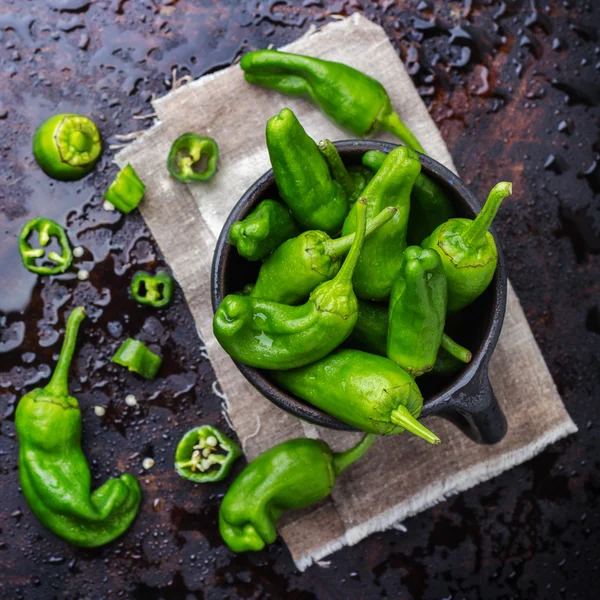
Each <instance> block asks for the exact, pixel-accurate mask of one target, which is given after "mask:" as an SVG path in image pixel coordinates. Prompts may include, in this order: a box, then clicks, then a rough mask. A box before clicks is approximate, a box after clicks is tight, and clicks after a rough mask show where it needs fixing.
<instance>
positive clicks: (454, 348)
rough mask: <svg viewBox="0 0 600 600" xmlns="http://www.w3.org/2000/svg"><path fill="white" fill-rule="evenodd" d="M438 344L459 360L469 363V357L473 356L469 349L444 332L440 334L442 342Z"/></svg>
mask: <svg viewBox="0 0 600 600" xmlns="http://www.w3.org/2000/svg"><path fill="white" fill-rule="evenodd" d="M440 346H441V347H442V348H443V349H444V350H445V351H446V352H448V354H450V355H451V356H454V358H457V359H458V360H460V361H461V362H464V363H470V362H471V358H473V355H472V354H471V351H470V350H468V349H467V348H465V347H464V346H461V345H460V344H459V343H457V342H455V341H454V340H453V339H452V338H451V337H450V336H449V335H446V334H445V333H444V334H443V335H442V342H441V344H440Z"/></svg>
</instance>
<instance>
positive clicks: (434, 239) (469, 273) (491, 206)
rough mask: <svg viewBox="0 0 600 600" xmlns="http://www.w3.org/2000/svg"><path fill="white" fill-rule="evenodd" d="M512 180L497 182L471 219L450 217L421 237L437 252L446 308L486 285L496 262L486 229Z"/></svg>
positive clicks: (455, 307) (473, 297) (467, 301)
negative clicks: (443, 277)
mask: <svg viewBox="0 0 600 600" xmlns="http://www.w3.org/2000/svg"><path fill="white" fill-rule="evenodd" d="M511 194H512V184H511V183H509V182H506V181H503V182H501V183H498V184H496V185H495V186H494V187H493V188H492V190H491V192H490V193H489V196H488V199H487V201H486V203H485V205H484V207H483V208H482V209H481V212H480V213H479V214H478V215H477V217H476V218H475V219H474V220H471V219H450V220H448V221H446V222H445V223H443V224H442V225H440V226H439V227H437V228H436V229H435V231H433V233H432V234H431V235H430V236H429V237H427V238H426V239H425V240H423V243H422V246H423V248H432V249H434V250H436V251H437V252H438V254H439V255H440V257H441V259H442V264H443V265H444V271H445V273H446V277H447V279H448V311H449V312H456V311H459V310H461V309H462V308H464V307H465V306H468V305H469V304H471V303H472V302H474V301H475V300H476V299H477V298H478V297H479V296H480V295H481V294H482V293H483V292H484V291H485V290H486V288H487V287H488V285H489V284H490V282H491V281H492V278H493V277H494V273H495V271H496V265H497V264H498V249H497V248H496V242H495V241H494V237H493V236H492V234H491V233H490V232H489V231H488V230H489V228H490V226H491V224H492V221H493V220H494V217H495V216H496V213H497V212H498V208H499V207H500V204H501V203H502V201H503V200H504V199H505V198H506V197H507V196H510V195H511Z"/></svg>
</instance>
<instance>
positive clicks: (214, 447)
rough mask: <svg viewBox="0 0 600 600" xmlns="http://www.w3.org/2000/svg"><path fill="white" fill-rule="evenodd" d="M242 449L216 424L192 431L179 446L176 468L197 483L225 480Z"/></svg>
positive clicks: (176, 453) (181, 474)
mask: <svg viewBox="0 0 600 600" xmlns="http://www.w3.org/2000/svg"><path fill="white" fill-rule="evenodd" d="M241 455H242V449H241V448H240V447H239V446H238V444H236V443H235V442H234V441H233V440H230V439H229V438H228V437H227V436H226V435H225V434H224V433H221V431H219V430H218V429H217V428H216V427H213V426H212V425H202V426H200V427H195V428H194V429H191V430H190V431H188V432H187V433H186V434H185V435H184V436H183V437H182V438H181V440H180V441H179V444H177V449H176V450H175V470H176V471H177V474H178V475H179V476H180V477H183V478H184V479H188V480H189V481H193V482H194V483H212V482H214V481H222V480H223V479H225V477H227V475H229V472H230V471H231V467H233V463H234V462H235V461H236V460H237V459H238V458H239V457H240V456H241Z"/></svg>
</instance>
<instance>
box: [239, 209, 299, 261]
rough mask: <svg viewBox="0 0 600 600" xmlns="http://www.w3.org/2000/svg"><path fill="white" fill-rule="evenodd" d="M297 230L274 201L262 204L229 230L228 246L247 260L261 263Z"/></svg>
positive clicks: (288, 212) (286, 210)
mask: <svg viewBox="0 0 600 600" xmlns="http://www.w3.org/2000/svg"><path fill="white" fill-rule="evenodd" d="M298 233H299V229H298V225H297V224H296V221H294V217H292V214H291V213H290V209H289V208H288V207H287V206H284V205H283V204H281V202H277V201H276V200H263V201H262V202H261V203H260V204H259V205H258V206H257V207H256V208H255V209H254V210H253V211H252V212H251V213H250V214H249V215H248V216H247V217H246V218H245V219H244V220H243V221H236V222H235V223H234V224H233V225H232V226H231V229H230V230H229V242H230V243H231V244H232V245H233V246H235V247H236V248H237V251H238V254H239V255H240V256H242V257H243V258H245V259H246V260H250V261H256V260H262V259H263V258H265V257H266V256H268V255H269V254H270V253H271V252H272V251H273V250H275V248H277V247H278V246H280V245H281V244H283V242H285V241H286V240H289V239H290V238H292V237H294V236H296V235H298Z"/></svg>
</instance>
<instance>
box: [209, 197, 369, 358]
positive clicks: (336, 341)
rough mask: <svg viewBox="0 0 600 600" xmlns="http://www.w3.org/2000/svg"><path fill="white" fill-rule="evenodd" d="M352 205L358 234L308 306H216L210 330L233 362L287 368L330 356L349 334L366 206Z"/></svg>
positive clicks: (243, 301) (241, 299) (229, 300)
mask: <svg viewBox="0 0 600 600" xmlns="http://www.w3.org/2000/svg"><path fill="white" fill-rule="evenodd" d="M357 204H358V205H359V208H358V212H357V218H358V230H357V231H358V233H357V235H356V237H355V238H354V243H353V244H352V248H351V250H350V252H349V253H348V256H347V257H346V260H345V261H344V264H343V265H342V268H341V269H340V270H339V271H338V273H337V275H336V276H335V277H334V278H333V279H331V280H330V281H325V282H324V283H321V284H320V285H319V286H317V287H316V288H315V290H313V292H312V293H311V295H310V297H309V299H308V302H306V303H305V304H302V305H300V306H288V305H286V304H280V303H278V302H272V301H270V300H262V299H260V298H252V297H248V296H240V295H234V294H230V295H229V296H226V297H225V299H224V300H223V301H222V302H221V304H220V306H219V308H218V309H217V311H216V313H215V318H214V321H213V330H214V332H215V336H216V338H217V340H218V341H219V343H220V344H221V346H223V348H224V349H225V350H226V351H227V352H228V353H229V354H230V355H231V357H232V358H233V359H234V360H237V361H239V362H241V363H244V364H246V365H249V366H251V367H258V368H263V369H291V368H293V367H299V366H301V365H306V364H308V363H310V362H312V361H314V360H318V359H319V358H321V357H323V356H325V355H326V354H329V352H331V351H332V350H333V349H334V348H336V347H337V346H339V345H340V344H341V343H342V342H343V341H344V340H345V339H346V338H347V337H348V336H349V335H350V332H351V331H352V329H353V327H354V324H355V323H356V313H357V310H358V308H357V301H356V295H355V294H354V291H353V290H352V273H353V272H354V267H355V266H356V262H357V260H358V256H359V255H360V251H361V249H362V247H363V243H364V240H365V231H366V215H365V213H366V204H365V202H364V200H362V199H361V200H359V201H358V202H357Z"/></svg>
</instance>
